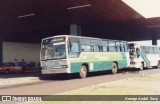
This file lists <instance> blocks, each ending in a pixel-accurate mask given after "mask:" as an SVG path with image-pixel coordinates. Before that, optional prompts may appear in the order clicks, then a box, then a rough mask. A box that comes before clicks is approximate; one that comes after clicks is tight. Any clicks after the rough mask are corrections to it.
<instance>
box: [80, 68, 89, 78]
mask: <svg viewBox="0 0 160 104" xmlns="http://www.w3.org/2000/svg"><path fill="white" fill-rule="evenodd" d="M79 74H80V77H81V78H86V77H87V68H86V66H85V65H82V66H81V69H80V72H79Z"/></svg>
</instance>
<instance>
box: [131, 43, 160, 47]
mask: <svg viewBox="0 0 160 104" xmlns="http://www.w3.org/2000/svg"><path fill="white" fill-rule="evenodd" d="M128 44H135V45H139V46H148V47H160V46H158V45H143V44H138V43H135V42H128Z"/></svg>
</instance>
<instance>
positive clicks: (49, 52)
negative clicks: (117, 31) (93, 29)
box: [40, 35, 130, 78]
mask: <svg viewBox="0 0 160 104" xmlns="http://www.w3.org/2000/svg"><path fill="white" fill-rule="evenodd" d="M40 53H41V55H40V56H41V58H40V60H41V67H42V74H58V73H79V75H80V77H81V78H85V77H87V74H88V73H89V72H96V71H105V70H111V71H112V73H113V74H115V73H116V72H117V70H118V69H123V68H126V67H129V65H130V62H129V58H130V57H129V51H128V45H127V42H126V41H120V40H110V39H100V38H92V37H84V36H72V35H57V36H53V37H48V38H44V39H42V43H41V52H40Z"/></svg>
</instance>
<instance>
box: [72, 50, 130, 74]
mask: <svg viewBox="0 0 160 104" xmlns="http://www.w3.org/2000/svg"><path fill="white" fill-rule="evenodd" d="M84 57H85V58H84ZM114 61H116V62H117V63H118V68H119V69H122V68H126V67H127V66H128V63H127V61H128V60H127V57H126V53H109V54H108V53H105V54H104V53H97V54H96V55H95V54H93V53H90V54H88V53H87V54H81V56H80V58H79V59H71V63H70V72H71V73H76V72H79V71H80V67H81V65H82V64H84V63H85V64H88V70H89V71H90V72H94V71H103V70H111V69H112V64H113V62H114Z"/></svg>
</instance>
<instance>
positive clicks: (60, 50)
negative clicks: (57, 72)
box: [53, 42, 66, 59]
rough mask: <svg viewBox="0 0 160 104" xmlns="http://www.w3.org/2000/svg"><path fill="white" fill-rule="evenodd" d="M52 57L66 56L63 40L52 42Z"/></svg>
mask: <svg viewBox="0 0 160 104" xmlns="http://www.w3.org/2000/svg"><path fill="white" fill-rule="evenodd" d="M53 47H54V48H53V59H60V58H66V49H65V42H63V43H55V44H53Z"/></svg>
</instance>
